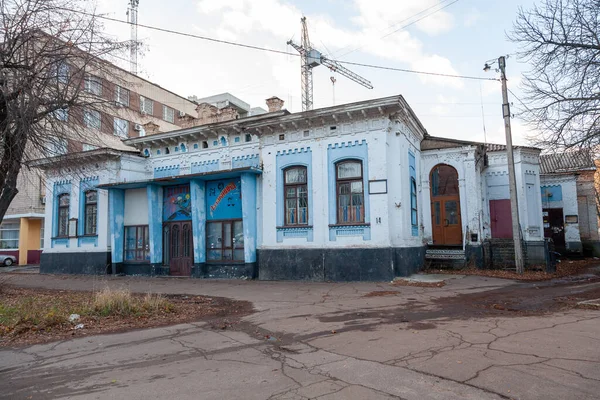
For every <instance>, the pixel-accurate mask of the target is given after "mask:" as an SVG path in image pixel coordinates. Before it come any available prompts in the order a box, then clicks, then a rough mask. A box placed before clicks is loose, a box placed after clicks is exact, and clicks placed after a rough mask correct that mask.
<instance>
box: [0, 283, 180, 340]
mask: <svg viewBox="0 0 600 400" xmlns="http://www.w3.org/2000/svg"><path fill="white" fill-rule="evenodd" d="M12 290H14V289H12ZM58 293H59V294H61V293H62V294H64V295H58V296H52V295H49V294H48V293H45V292H40V293H39V294H38V293H34V294H33V295H28V296H15V295H11V294H14V293H11V289H5V293H4V294H3V296H2V298H0V336H15V335H20V334H23V333H25V332H29V331H31V332H50V331H52V330H53V329H59V330H70V329H73V327H74V326H75V325H77V324H79V323H83V324H84V326H85V324H86V323H87V322H91V320H95V321H97V320H99V319H100V320H102V319H106V318H112V319H115V318H117V319H119V318H121V319H123V318H151V317H153V316H155V315H158V314H165V313H173V312H176V311H177V310H176V307H175V306H174V304H173V303H171V302H170V301H168V300H167V299H166V298H165V297H163V296H162V295H158V294H150V293H148V294H146V295H136V294H132V293H131V292H130V291H129V290H128V289H110V288H106V289H103V290H101V291H98V292H91V293H90V292H65V291H59V292H58ZM71 314H79V315H80V318H79V319H77V320H75V321H69V316H70V315H71Z"/></svg>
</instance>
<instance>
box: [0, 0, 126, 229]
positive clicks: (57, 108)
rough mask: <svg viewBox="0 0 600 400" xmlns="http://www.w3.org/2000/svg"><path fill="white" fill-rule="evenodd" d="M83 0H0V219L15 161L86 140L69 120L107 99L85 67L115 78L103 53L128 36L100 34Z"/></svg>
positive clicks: (99, 109) (114, 51) (96, 111)
mask: <svg viewBox="0 0 600 400" xmlns="http://www.w3.org/2000/svg"><path fill="white" fill-rule="evenodd" d="M89 3H90V2H88V1H85V0H0V35H1V37H0V68H1V69H0V221H2V219H3V217H4V215H5V213H6V210H7V208H8V206H9V205H10V202H11V201H12V200H13V198H14V197H15V196H16V194H17V193H18V188H17V176H18V174H19V172H20V171H21V169H22V168H23V167H24V166H25V165H27V163H28V162H29V161H30V160H33V159H39V158H45V157H52V156H57V155H59V154H63V153H64V152H65V151H66V149H67V148H68V147H69V146H70V145H72V144H73V143H94V138H90V137H89V131H88V130H86V129H81V127H77V126H75V125H76V124H73V123H71V121H72V120H79V121H82V120H83V119H85V118H95V117H96V116H98V115H107V114H109V113H110V109H111V107H113V106H114V96H112V95H111V93H108V91H107V90H104V93H102V92H101V90H100V91H99V90H92V89H93V87H92V86H94V85H96V84H98V81H93V80H91V78H90V76H91V75H90V74H93V75H94V76H100V77H105V78H106V77H107V76H108V75H112V78H111V80H112V81H115V80H118V79H119V77H118V76H114V75H115V70H114V66H113V65H112V64H110V63H108V62H107V60H110V59H111V58H112V57H118V54H121V53H123V52H124V51H125V50H126V49H127V48H128V47H129V44H130V43H128V42H120V41H117V40H115V39H114V38H112V37H110V36H108V35H106V34H104V33H103V30H102V25H101V24H100V22H99V19H98V16H97V15H96V12H95V9H94V6H93V5H90V4H89ZM67 116H68V117H67ZM80 125H81V124H80Z"/></svg>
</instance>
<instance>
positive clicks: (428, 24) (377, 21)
mask: <svg viewBox="0 0 600 400" xmlns="http://www.w3.org/2000/svg"><path fill="white" fill-rule="evenodd" d="M354 3H355V7H356V8H357V10H358V11H359V13H360V17H358V18H356V21H357V22H359V23H360V24H361V25H362V26H363V27H365V28H372V27H378V28H379V29H380V28H381V27H389V29H388V32H391V31H393V30H394V29H399V28H401V27H402V26H404V25H407V24H409V23H411V22H414V21H416V20H418V19H419V18H422V17H424V16H426V15H428V16H427V17H426V18H423V19H421V20H420V21H418V22H417V23H416V24H415V25H416V26H417V28H418V29H419V30H421V31H423V32H425V33H427V34H430V35H437V34H440V33H443V32H447V31H448V30H450V29H451V28H452V27H453V25H454V24H453V17H452V15H451V14H449V13H448V12H446V11H436V8H435V7H436V6H439V7H438V8H437V9H440V8H441V4H440V0H420V1H415V0H404V1H397V0H355V1H354ZM431 7H434V8H431ZM425 10H427V11H425Z"/></svg>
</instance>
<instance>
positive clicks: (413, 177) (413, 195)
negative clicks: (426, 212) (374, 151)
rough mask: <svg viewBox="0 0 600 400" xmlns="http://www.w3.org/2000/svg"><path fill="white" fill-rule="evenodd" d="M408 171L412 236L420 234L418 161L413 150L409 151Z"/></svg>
mask: <svg viewBox="0 0 600 400" xmlns="http://www.w3.org/2000/svg"><path fill="white" fill-rule="evenodd" d="M408 171H409V174H410V225H411V234H412V236H418V235H419V217H418V216H419V210H418V203H417V162H416V158H415V155H414V153H413V152H412V151H409V152H408Z"/></svg>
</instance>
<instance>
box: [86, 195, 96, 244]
mask: <svg viewBox="0 0 600 400" xmlns="http://www.w3.org/2000/svg"><path fill="white" fill-rule="evenodd" d="M97 215H98V192H97V191H96V190H88V191H87V192H85V209H84V229H83V234H84V235H96V226H97Z"/></svg>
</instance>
